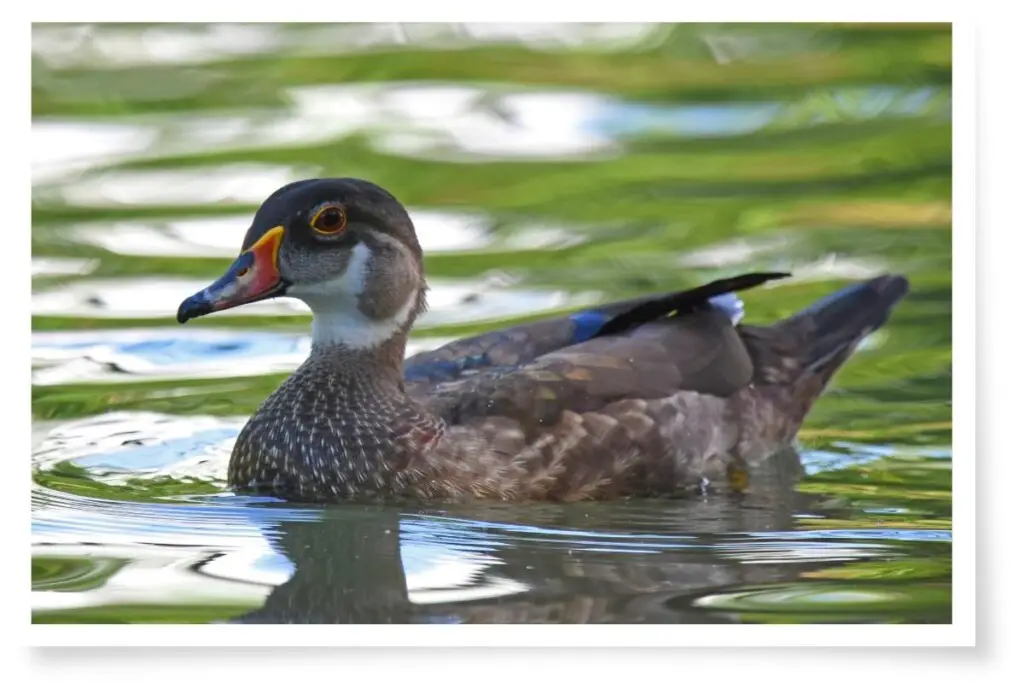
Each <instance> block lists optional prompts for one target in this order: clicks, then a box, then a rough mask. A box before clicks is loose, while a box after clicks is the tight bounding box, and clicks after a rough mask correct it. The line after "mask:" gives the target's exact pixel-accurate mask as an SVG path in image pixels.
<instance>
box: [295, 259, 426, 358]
mask: <svg viewBox="0 0 1024 683" xmlns="http://www.w3.org/2000/svg"><path fill="white" fill-rule="evenodd" d="M372 256H373V253H372V252H371V251H370V248H369V247H367V246H366V245H365V244H362V243H360V244H357V245H356V247H355V249H353V250H352V257H351V258H350V259H349V262H348V268H347V269H346V270H345V272H344V274H342V275H341V276H340V277H337V278H335V279H333V280H326V281H324V282H318V283H316V284H315V285H303V284H295V285H292V286H291V287H290V288H289V290H288V296H293V297H295V298H296V299H299V300H300V301H302V302H303V303H305V304H306V305H307V306H309V308H310V310H311V311H313V345H314V346H338V345H344V346H347V347H349V348H352V349H367V348H371V347H374V346H378V345H379V344H381V343H382V342H385V341H387V340H388V339H391V337H393V336H395V333H397V332H398V330H400V329H401V328H402V326H404V325H405V324H406V323H408V322H409V316H410V315H412V312H413V308H414V307H415V306H416V301H417V297H418V292H415V291H413V292H412V294H411V295H410V296H409V300H408V301H406V302H405V303H404V304H402V307H401V308H399V309H398V311H397V312H396V313H395V315H393V316H391V317H390V318H385V319H383V320H372V319H370V318H367V317H366V316H365V315H364V314H363V312H362V311H360V310H359V297H360V296H361V295H362V293H363V288H364V287H365V285H366V272H367V268H368V267H369V265H370V258H371V257H372Z"/></svg>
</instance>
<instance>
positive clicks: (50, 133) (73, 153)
mask: <svg viewBox="0 0 1024 683" xmlns="http://www.w3.org/2000/svg"><path fill="white" fill-rule="evenodd" d="M158 135H159V131H158V130H156V129H155V128H152V127H148V126H141V125H128V124H124V123H105V122H91V123H83V122H71V121H53V120H43V121H38V120H37V121H33V122H32V144H31V145H30V147H31V149H32V183H33V185H35V184H39V183H44V182H56V181H58V180H60V179H62V178H65V177H68V176H73V175H75V174H76V173H81V172H83V171H86V170H88V169H90V168H94V167H96V166H100V165H102V164H110V163H115V162H118V161H125V160H128V159H132V158H136V157H138V156H140V155H141V154H143V153H144V152H145V151H146V150H148V149H149V148H150V146H151V145H152V144H153V143H154V142H155V141H156V139H157V137H158Z"/></svg>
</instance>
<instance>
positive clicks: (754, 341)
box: [741, 275, 910, 419]
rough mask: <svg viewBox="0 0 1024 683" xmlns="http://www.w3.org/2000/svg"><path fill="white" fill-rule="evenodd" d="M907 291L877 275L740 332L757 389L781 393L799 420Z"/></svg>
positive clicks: (899, 280)
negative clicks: (774, 320)
mask: <svg viewBox="0 0 1024 683" xmlns="http://www.w3.org/2000/svg"><path fill="white" fill-rule="evenodd" d="M909 290H910V283H909V282H907V279H906V278H905V277H903V276H902V275H882V276H880V277H876V278H874V279H872V280H867V281H865V282H859V283H857V284H854V285H850V286H849V287H845V288H843V289H841V290H839V291H837V292H835V293H834V294H830V295H829V296H827V297H825V298H823V299H819V300H818V301H816V302H815V303H813V304H812V305H811V306H809V307H807V308H805V309H804V310H802V311H800V312H799V313H797V314H796V315H794V316H793V317H791V318H787V319H786V320H783V321H780V322H778V323H776V324H775V325H773V326H771V327H746V328H741V333H742V334H743V336H744V338H745V340H746V342H747V346H748V348H749V349H750V352H751V355H752V356H753V357H754V365H755V368H756V371H755V372H756V375H755V379H754V382H755V384H758V385H762V386H764V385H774V386H775V387H776V388H778V389H781V390H782V392H781V393H782V394H783V395H782V396H779V397H778V398H779V399H782V398H788V399H790V400H795V401H796V402H797V404H798V405H793V406H790V407H789V408H788V409H789V410H790V411H792V412H794V413H799V415H800V419H802V417H803V414H804V413H806V412H807V411H808V410H810V407H811V405H812V404H813V402H814V400H815V399H816V398H817V397H818V396H819V395H820V394H821V392H822V391H824V389H825V386H826V385H827V384H828V382H829V380H830V379H831V378H832V376H833V375H834V374H835V372H836V370H838V369H839V368H840V367H841V366H842V364H843V363H844V362H845V361H846V360H847V359H848V358H849V357H850V355H851V354H852V353H853V351H854V349H856V347H857V345H858V344H859V343H860V342H861V341H862V340H863V339H864V338H865V337H866V336H868V335H869V334H871V333H872V332H874V331H875V330H877V329H878V328H880V327H881V326H882V325H884V324H885V322H886V321H887V320H888V319H889V315H890V313H892V310H893V308H894V307H895V306H896V304H897V303H899V301H900V300H901V299H902V298H903V297H904V296H906V294H907V292H908V291H909Z"/></svg>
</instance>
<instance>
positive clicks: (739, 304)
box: [708, 292, 743, 325]
mask: <svg viewBox="0 0 1024 683" xmlns="http://www.w3.org/2000/svg"><path fill="white" fill-rule="evenodd" d="M708 303H709V304H711V305H712V306H714V307H715V308H717V309H718V310H720V311H721V312H722V313H725V314H726V315H727V316H729V319H730V320H732V324H733V325H738V324H739V322H740V320H743V299H741V298H740V297H739V295H738V294H736V293H735V292H727V293H725V294H719V295H718V296H713V297H711V298H710V299H708Z"/></svg>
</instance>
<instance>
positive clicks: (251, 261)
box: [178, 226, 287, 323]
mask: <svg viewBox="0 0 1024 683" xmlns="http://www.w3.org/2000/svg"><path fill="white" fill-rule="evenodd" d="M283 238H284V228H283V227H281V226H278V227H276V228H273V229H271V230H268V231H267V232H266V233H265V234H264V235H263V237H261V238H260V239H259V241H258V242H256V244H254V245H252V247H250V248H249V249H247V250H245V251H243V252H242V253H241V254H240V255H239V257H238V258H237V259H235V262H234V263H232V264H231V266H230V267H229V268H228V270H227V272H226V273H224V275H222V276H221V277H220V279H218V280H217V281H216V282H214V283H213V284H212V285H210V286H209V287H207V288H206V289H203V290H201V291H198V292H196V293H195V294H193V295H192V296H190V297H189V298H187V299H185V300H184V301H182V302H181V305H180V306H179V307H178V322H179V323H184V322H186V321H188V320H191V319H192V318H198V317H200V316H204V315H206V314H207V313H213V312H214V311H223V310H225V309H228V308H234V307H235V306H241V305H243V304H248V303H252V302H253V301H261V300H263V299H269V298H271V297H274V296H277V295H279V294H281V293H282V292H284V289H285V287H286V286H287V283H286V282H285V281H284V280H283V279H282V278H281V273H280V271H279V270H278V267H277V253H278V251H279V250H280V248H281V240H282V239H283Z"/></svg>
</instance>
